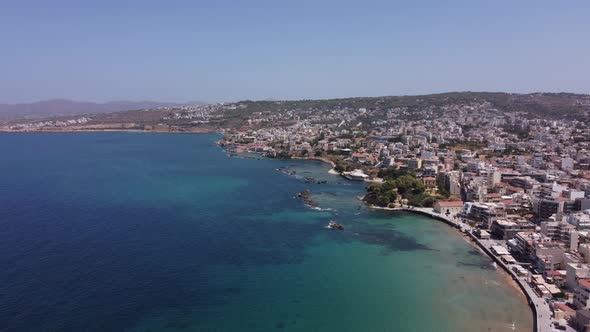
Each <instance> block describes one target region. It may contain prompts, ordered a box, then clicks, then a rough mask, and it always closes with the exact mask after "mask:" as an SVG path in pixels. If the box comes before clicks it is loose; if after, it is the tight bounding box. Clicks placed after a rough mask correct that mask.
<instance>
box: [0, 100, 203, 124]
mask: <svg viewBox="0 0 590 332" xmlns="http://www.w3.org/2000/svg"><path fill="white" fill-rule="evenodd" d="M189 104H202V103H200V102H191V103H189ZM179 105H181V104H178V103H166V102H155V101H112V102H106V103H94V102H84V101H72V100H67V99H52V100H44V101H38V102H33V103H21V104H0V120H12V119H25V118H29V119H35V118H47V117H53V116H69V115H81V114H99V113H111V112H120V111H129V110H140V109H147V108H157V107H172V106H179Z"/></svg>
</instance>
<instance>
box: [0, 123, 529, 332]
mask: <svg viewBox="0 0 590 332" xmlns="http://www.w3.org/2000/svg"><path fill="white" fill-rule="evenodd" d="M218 138H219V136H217V135H203V134H202V135H180V134H179V135H167V134H141V133H75V134H65V133H64V134H61V133H60V134H0V155H1V156H2V157H1V158H2V163H0V202H1V206H0V234H1V235H0V263H1V264H2V266H3V267H5V268H4V269H3V270H2V272H0V294H2V296H1V297H0V321H1V322H2V325H3V328H5V329H6V330H8V331H29V330H36V331H81V330H84V331H105V330H108V331H487V330H490V331H513V326H512V324H513V323H514V326H515V327H516V330H521V331H530V330H532V315H531V313H530V309H529V308H528V306H527V305H526V303H525V302H524V300H523V299H522V298H521V297H519V296H518V295H517V294H516V292H515V290H514V289H512V288H511V287H509V286H508V285H507V284H506V283H505V281H504V279H503V278H502V276H501V275H500V274H499V273H498V272H497V271H496V270H495V269H494V268H493V267H492V265H491V260H490V259H489V258H487V257H485V256H483V255H481V254H480V253H479V252H478V251H477V250H475V249H474V248H473V247H472V246H471V245H470V244H468V243H467V242H466V241H464V240H463V239H462V238H461V237H460V236H459V235H458V234H456V233H455V232H454V231H453V230H452V229H450V228H449V227H448V226H446V225H444V224H442V223H440V222H437V221H435V220H431V219H428V218H424V217H421V216H416V215H411V214H406V213H391V212H375V211H368V210H367V209H366V208H365V207H364V206H363V205H362V204H360V202H359V201H358V200H357V199H356V197H357V196H359V195H362V193H363V190H364V184H362V183H355V182H349V181H345V180H344V179H342V178H340V177H338V176H335V175H330V174H328V173H327V170H328V166H327V165H325V164H322V163H321V162H306V161H279V160H268V159H262V160H253V159H239V158H228V157H227V155H226V154H225V153H224V152H223V151H222V150H221V149H219V148H218V147H216V146H215V145H214V144H213V142H214V141H215V140H216V139H218ZM285 167H286V168H287V169H288V170H289V171H290V174H291V175H288V174H285V173H284V172H281V171H280V170H278V169H279V168H285ZM293 171H295V174H292V172H293ZM305 177H314V178H316V179H318V180H326V181H327V182H328V183H327V184H312V183H305V182H304V180H303V178H305ZM304 189H310V190H311V192H312V198H313V199H314V200H315V201H316V202H317V203H318V204H319V207H320V208H321V209H322V211H320V210H317V209H312V208H310V207H308V206H306V205H305V204H303V202H301V201H299V200H297V199H296V198H295V195H296V194H297V193H298V192H300V191H302V190H304ZM326 209H328V210H326ZM330 219H337V220H338V221H339V222H340V223H343V224H344V225H345V226H346V229H345V230H344V231H342V232H332V231H329V230H327V229H325V228H324V226H325V225H326V224H327V223H328V221H329V220H330Z"/></svg>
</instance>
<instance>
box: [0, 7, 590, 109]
mask: <svg viewBox="0 0 590 332" xmlns="http://www.w3.org/2000/svg"><path fill="white" fill-rule="evenodd" d="M589 17H590V1H587V0H580V1H575V0H572V1H555V0H552V1H545V0H535V1H529V0H518V1H515V0H510V1H504V0H497V1H474V0H470V1H456V0H455V1H454V0H449V1H441V0H417V1H395V0H389V1H370V0H367V1H347V0H326V1H322V0H315V1H310V0H298V1H290V0H269V1H258V0H248V1H228V0H214V1H213V0H211V1H205V0H200V1H199V0H193V1H188V0H187V1H183V0H167V1H153V0H129V1H126V0H94V1H90V0H51V1H47V0H37V1H31V0H0V103H21V102H32V101H37V100H44V99H53V98H67V99H73V100H80V101H96V102H104V101H112V100H153V101H170V102H187V101H206V102H219V101H237V100H245V99H252V100H258V99H312V98H313V99H315V98H336V97H353V96H383V95H416V94H427V93H437V92H448V91H506V92H518V93H526V92H536V91H546V92H561V91H565V92H575V93H590V42H589V40H590V37H589V36H590V34H589V33H590V19H589Z"/></svg>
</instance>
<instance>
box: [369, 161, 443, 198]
mask: <svg viewBox="0 0 590 332" xmlns="http://www.w3.org/2000/svg"><path fill="white" fill-rule="evenodd" d="M379 175H380V176H381V177H383V179H384V181H383V183H372V184H371V185H369V187H368V188H367V195H365V201H366V202H367V203H370V204H374V205H377V206H383V207H387V206H390V205H394V204H395V203H396V202H397V201H398V198H403V199H406V200H407V202H408V204H409V205H412V206H426V207H430V206H433V205H434V203H435V202H436V198H434V197H432V196H430V194H428V193H427V192H426V188H425V187H424V184H423V183H422V181H420V180H419V179H417V178H416V175H415V174H414V173H411V172H406V171H403V170H395V169H386V170H383V171H381V172H380V174H379Z"/></svg>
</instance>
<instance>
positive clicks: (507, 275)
mask: <svg viewBox="0 0 590 332" xmlns="http://www.w3.org/2000/svg"><path fill="white" fill-rule="evenodd" d="M367 206H368V208H369V209H372V210H381V211H402V212H410V213H414V214H419V215H422V216H425V217H429V218H431V219H436V220H439V221H442V222H444V223H445V224H447V225H448V226H451V227H452V228H453V229H454V230H455V231H457V232H458V233H459V234H460V235H461V237H462V238H463V239H465V241H467V242H468V243H470V244H471V245H472V246H473V247H475V248H477V249H478V250H479V251H480V252H482V253H483V254H485V255H487V256H488V257H489V258H491V259H492V260H493V261H494V262H495V263H496V271H498V272H499V273H500V275H501V276H502V278H503V279H504V280H505V281H506V283H507V284H508V285H509V286H510V287H512V288H513V289H515V290H517V292H516V293H517V294H518V296H519V297H520V298H521V299H523V300H525V301H526V302H527V304H528V305H529V308H530V309H531V313H532V315H533V326H534V328H533V331H537V332H540V331H544V329H542V328H541V327H540V326H539V322H540V321H541V319H540V318H542V317H543V316H542V315H541V314H540V313H539V311H538V309H537V308H538V304H537V305H536V304H535V300H534V299H533V298H532V296H531V294H529V292H527V289H526V287H527V286H526V285H524V284H523V282H522V280H520V279H519V278H518V277H517V276H516V275H515V274H514V273H513V272H512V271H510V269H509V267H508V266H507V265H506V264H504V262H503V261H502V260H500V259H499V258H498V257H497V256H495V255H494V254H493V253H492V252H491V251H490V250H489V249H488V248H487V247H486V246H485V245H484V244H483V243H482V242H481V241H479V240H478V239H477V238H476V237H475V235H473V234H472V233H471V232H469V231H465V232H464V231H463V229H462V228H461V225H460V224H458V223H454V222H453V221H452V220H450V219H447V218H445V217H444V216H439V215H435V214H432V213H430V212H427V211H423V210H418V209H417V208H387V207H379V206H374V205H367ZM531 292H532V291H531Z"/></svg>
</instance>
